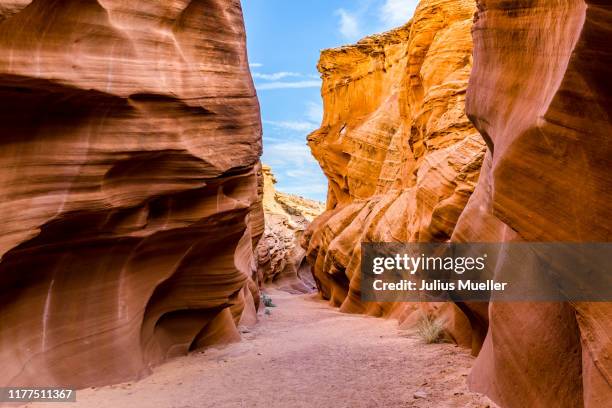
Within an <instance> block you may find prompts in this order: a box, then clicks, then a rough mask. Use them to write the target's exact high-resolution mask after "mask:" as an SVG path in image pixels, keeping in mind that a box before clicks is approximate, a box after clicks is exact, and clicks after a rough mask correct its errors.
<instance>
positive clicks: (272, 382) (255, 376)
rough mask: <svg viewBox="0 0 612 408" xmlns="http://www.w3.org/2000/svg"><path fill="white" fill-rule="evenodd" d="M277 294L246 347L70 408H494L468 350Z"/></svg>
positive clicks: (88, 393) (211, 353)
mask: <svg viewBox="0 0 612 408" xmlns="http://www.w3.org/2000/svg"><path fill="white" fill-rule="evenodd" d="M271 295H272V299H273V301H274V303H275V304H276V305H277V307H276V308H271V314H270V315H265V316H261V322H260V323H259V324H258V325H257V327H255V328H254V329H252V331H250V332H248V333H244V334H243V338H244V340H243V341H242V342H240V343H236V344H231V345H229V346H226V347H223V348H219V349H208V350H206V351H205V352H203V353H202V352H200V353H194V354H191V355H189V356H185V357H182V358H177V359H175V360H172V361H170V362H169V363H166V364H164V365H162V366H160V367H157V368H156V369H155V371H154V373H153V374H152V375H151V376H149V377H147V378H145V379H143V380H142V381H139V382H136V383H131V384H119V385H114V386H108V387H102V388H97V389H87V390H82V391H78V393H77V398H78V402H77V403H76V404H74V403H73V404H70V407H71V408H77V407H88V408H94V407H95V408H101V407H104V408H107V407H108V408H120V407H121V408H123V407H125V408H145V407H146V408H154V407H155V408H157V407H162V408H201V407H216V408H217V407H222V408H223V407H247V408H250V407H266V408H270V407H272V408H275V407H279V408H280V407H282V408H285V407H287V408H291V407H317V408H318V407H332V406H333V407H351V408H353V407H487V406H489V404H490V403H488V400H487V399H486V398H484V397H482V396H479V395H477V394H474V393H470V392H469V391H468V390H467V387H466V376H467V373H468V371H469V368H470V366H471V364H472V361H473V358H472V357H470V356H469V354H468V352H467V351H466V350H464V349H461V348H459V347H456V346H454V345H450V344H435V345H427V344H424V343H423V342H422V341H421V340H420V339H419V338H418V337H417V335H416V334H413V333H406V332H400V331H398V329H397V323H396V322H395V321H390V320H384V319H376V318H372V317H365V316H359V315H347V314H341V313H339V312H338V311H337V310H335V309H332V308H330V307H329V306H328V305H327V304H326V302H324V301H321V300H317V298H316V297H315V296H314V295H289V294H286V293H284V292H272V293H271ZM415 393H417V397H415ZM47 405H49V406H54V407H56V408H57V405H51V404H47ZM30 406H40V405H32V404H31V405H30Z"/></svg>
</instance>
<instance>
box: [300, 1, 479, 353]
mask: <svg viewBox="0 0 612 408" xmlns="http://www.w3.org/2000/svg"><path fill="white" fill-rule="evenodd" d="M474 11H475V8H474V4H473V3H472V1H470V0H465V1H464V0H426V1H422V2H421V4H420V5H419V6H418V8H417V10H416V12H415V15H414V18H413V20H412V21H411V22H410V23H408V24H407V25H405V26H403V27H401V28H398V29H396V30H393V31H390V32H387V33H384V34H382V35H375V36H372V37H367V38H365V39H363V40H361V41H359V42H358V43H357V44H355V45H352V46H346V47H341V48H338V49H333V50H326V51H323V53H322V55H321V60H320V62H319V70H320V72H321V74H322V77H323V89H322V96H323V101H324V118H323V124H322V126H321V128H320V129H319V130H317V131H315V132H314V133H313V134H311V135H310V136H309V139H308V140H309V145H310V147H311V149H312V152H313V154H314V156H315V157H316V158H317V160H318V161H319V163H320V164H321V167H322V169H323V171H324V172H325V174H326V176H327V177H328V179H329V194H328V202H327V205H328V211H327V212H326V213H325V214H323V215H322V216H321V217H319V218H317V219H316V220H315V221H314V223H313V224H312V226H311V228H310V229H309V231H308V233H307V234H306V236H305V239H304V243H303V244H304V246H305V247H307V248H308V256H309V258H310V262H311V263H312V265H313V274H314V276H315V278H316V280H317V283H318V285H319V289H320V291H321V293H322V294H323V296H324V297H325V298H328V299H330V300H331V302H332V303H333V304H334V305H336V306H340V308H341V310H343V311H346V312H365V313H369V314H373V315H391V314H395V315H398V316H400V317H401V318H402V319H405V318H409V317H408V316H409V314H410V312H411V311H412V310H414V308H416V307H417V306H416V305H409V306H408V307H405V305H401V306H400V307H399V308H398V305H390V304H375V303H369V304H367V305H365V304H363V303H362V302H361V301H360V255H361V252H360V251H361V246H360V245H361V242H362V241H372V242H377V241H400V242H424V241H425V242H428V241H446V240H448V239H450V236H451V235H452V233H453V230H454V226H455V223H456V222H457V219H458V218H459V215H460V214H461V212H462V210H463V208H464V206H465V205H466V203H467V201H468V198H469V197H470V194H471V193H472V191H473V190H474V187H475V184H476V181H477V179H478V174H479V169H480V166H481V163H482V160H483V158H484V154H485V143H484V141H483V140H482V137H481V136H480V135H479V134H478V132H477V131H476V129H474V128H473V127H472V125H471V124H470V122H469V120H468V118H467V117H466V115H465V113H464V105H465V91H466V87H467V84H468V77H469V72H470V69H471V52H472V40H471V35H470V30H471V25H472V18H473V13H474ZM423 308H424V309H425V310H426V311H427V312H428V313H434V311H433V310H432V308H441V309H442V310H438V311H436V312H435V313H436V314H437V313H443V314H446V315H447V318H448V320H449V327H451V329H450V330H451V332H452V333H453V336H454V337H455V340H456V341H457V342H459V343H464V344H470V342H471V338H470V334H469V329H468V328H469V326H468V324H467V320H466V319H465V316H463V314H461V313H457V312H458V309H457V308H456V307H454V306H452V305H428V306H423ZM403 309H406V310H403ZM466 329H467V330H466Z"/></svg>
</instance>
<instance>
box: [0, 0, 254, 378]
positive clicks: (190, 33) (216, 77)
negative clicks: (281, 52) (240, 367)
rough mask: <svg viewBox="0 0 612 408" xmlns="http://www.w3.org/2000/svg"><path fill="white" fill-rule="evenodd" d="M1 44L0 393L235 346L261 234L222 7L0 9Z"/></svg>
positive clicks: (70, 3) (245, 77)
mask: <svg viewBox="0 0 612 408" xmlns="http://www.w3.org/2000/svg"><path fill="white" fill-rule="evenodd" d="M0 50H1V52H0V129H1V134H2V137H1V140H0V143H1V148H0V212H2V214H3V217H2V220H1V221H0V256H1V259H0V360H2V370H1V371H2V375H1V376H0V385H36V384H40V385H46V386H51V385H66V384H70V385H71V386H73V387H77V388H80V387H85V386H91V385H98V384H106V383H111V382H120V381H125V380H131V379H134V378H138V377H141V376H143V375H145V374H146V373H148V372H149V370H150V368H151V367H152V366H154V365H155V364H157V363H159V362H161V361H163V360H164V359H166V358H168V357H171V356H175V355H180V354H184V353H186V352H188V351H190V350H193V349H197V348H200V347H204V346H207V345H210V344H214V343H218V342H224V341H232V340H234V339H236V338H237V337H238V332H237V330H236V326H237V324H239V323H240V324H248V323H252V322H253V319H254V318H255V308H256V304H257V302H258V301H259V295H258V290H257V285H256V283H255V282H254V281H253V279H252V277H253V273H254V272H255V265H256V263H255V258H254V246H255V245H256V243H257V241H258V239H259V237H260V236H261V234H262V233H263V212H262V206H261V197H260V193H261V191H260V190H261V189H260V187H259V184H260V180H258V176H257V175H258V171H259V164H258V162H259V156H260V153H261V126H260V118H259V105H258V102H257V98H256V94H255V90H254V86H253V83H252V80H251V76H250V73H249V68H248V62H247V56H246V46H245V32H244V27H243V21H242V11H241V7H240V3H239V1H238V0H202V1H195V0H193V1H191V0H180V1H172V2H159V1H156V2H124V1H116V0H99V1H96V0H85V1H74V0H66V1H55V0H41V1H32V2H27V1H0Z"/></svg>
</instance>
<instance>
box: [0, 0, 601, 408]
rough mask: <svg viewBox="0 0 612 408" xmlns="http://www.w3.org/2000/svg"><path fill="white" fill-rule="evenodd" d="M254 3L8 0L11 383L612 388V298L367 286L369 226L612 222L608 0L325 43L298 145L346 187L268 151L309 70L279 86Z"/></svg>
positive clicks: (435, 232)
mask: <svg viewBox="0 0 612 408" xmlns="http://www.w3.org/2000/svg"><path fill="white" fill-rule="evenodd" d="M244 3H245V2H241V1H240V0H176V1H161V0H151V1H138V2H136V1H132V2H126V1H124V0H65V1H58V0H34V1H30V0H0V214H2V217H0V387H9V386H11V387H12V386H34V385H40V386H55V387H66V386H69V387H71V388H74V389H77V390H78V397H77V403H76V404H74V405H72V404H71V405H68V404H65V405H68V406H83V407H113V408H114V407H124V406H127V407H134V408H137V407H147V408H148V407H151V408H156V407H161V408H165V407H176V408H186V407H202V406H210V407H252V406H262V407H268V406H272V407H287V406H289V407H291V406H303V407H311V406H346V407H378V406H382V407H404V406H414V407H429V408H433V407H436V408H437V407H466V406H467V407H480V408H485V407H495V406H501V407H504V408H523V407H536V408H539V407H546V408H548V407H560V408H582V407H585V408H608V407H612V304H611V303H610V302H566V303H535V302H533V303H530V302H521V303H519V302H508V303H502V302H499V303H496V302H488V301H487V302H445V303H433V302H420V303H407V302H365V301H363V300H362V296H361V295H362V294H361V288H360V283H361V274H360V267H361V244H362V243H363V242H407V243H420V242H437V243H446V242H458V243H475V242H495V243H505V242H568V243H572V242H600V243H608V242H611V241H612V222H611V220H612V206H611V205H610V203H611V202H612V178H611V177H610V174H612V144H611V143H610V134H612V121H611V119H610V118H611V116H612V111H611V110H610V107H611V106H612V89H611V88H610V85H609V84H610V81H609V78H610V71H611V69H612V51H611V50H610V46H609V39H610V38H612V6H611V5H610V4H609V1H605V0H529V1H526V0H478V1H472V0H421V1H420V2H419V4H418V6H417V7H416V9H415V11H414V15H413V17H412V18H411V19H406V20H405V21H402V22H401V23H399V24H397V25H394V27H395V28H393V29H391V30H389V31H384V32H381V33H380V34H373V35H367V36H365V37H363V38H361V39H360V40H356V39H355V41H346V43H349V44H348V45H342V46H337V47H334V48H328V49H324V50H323V51H321V53H320V58H319V60H318V65H317V69H318V72H319V76H318V77H317V76H315V77H316V79H313V78H312V77H309V80H306V79H305V78H302V79H304V80H303V81H298V82H294V83H291V84H290V85H291V86H302V85H307V86H311V84H312V83H314V84H315V85H316V87H317V91H318V90H319V89H320V99H321V101H322V111H323V112H322V119H321V121H320V123H316V124H315V125H314V126H313V127H309V129H311V130H313V131H312V132H311V133H309V134H308V135H307V134H306V133H308V132H306V131H304V134H303V135H302V138H301V139H300V143H301V146H302V147H303V148H306V143H307V145H308V148H309V149H310V152H309V153H308V154H309V157H310V153H312V157H314V159H315V160H316V162H317V163H318V165H319V166H320V168H321V170H322V172H323V174H324V177H325V179H326V183H327V195H326V202H325V203H322V202H318V201H315V200H311V199H308V198H304V197H301V196H299V195H295V194H286V193H283V192H281V191H277V190H276V188H275V183H276V179H275V176H274V174H273V169H272V168H271V167H270V166H267V165H265V164H264V163H262V152H263V150H264V146H263V139H262V134H263V129H264V127H263V125H264V123H265V118H262V112H261V110H260V101H261V100H263V96H262V94H261V92H262V91H263V90H265V89H267V90H273V89H278V87H279V86H286V85H287V83H285V82H282V81H280V82H277V81H276V80H274V79H273V81H274V82H270V83H267V84H264V85H267V88H266V87H264V86H261V87H260V88H257V87H256V82H255V81H254V78H257V76H256V74H259V78H262V75H266V74H262V73H261V72H259V73H257V72H254V71H253V67H255V66H256V64H257V65H258V66H261V65H262V63H258V62H254V61H250V60H249V56H248V55H247V30H246V28H245V24H244V15H243V5H244ZM393 3H394V4H400V3H397V2H393ZM285 4H286V5H290V4H291V3H290V2H289V1H287V2H285ZM385 4H386V2H385ZM334 15H337V16H338V17H339V18H341V19H344V20H346V18H347V14H346V11H344V12H340V11H338V12H337V13H336V14H334ZM349 17H350V16H349ZM345 22H346V21H345ZM349 22H350V19H349ZM313 69H314V68H313ZM277 74H278V75H280V79H283V78H294V77H295V75H298V76H299V75H300V74H296V73H293V72H279V73H277ZM267 75H268V78H270V77H271V78H274V77H275V76H274V75H271V74H267ZM278 75H277V76H278ZM319 79H320V81H319ZM296 83H297V85H296ZM309 84H310V85H309ZM309 123H310V125H312V124H313V123H312V122H309ZM277 125H282V126H290V127H291V126H293V127H296V126H297V128H298V129H305V128H304V127H303V126H300V124H297V125H296V124H295V123H285V122H277ZM310 125H308V126H310ZM287 151H289V152H295V151H294V150H290V149H288V150H281V154H284V155H288V156H291V154H290V153H287ZM296 160H297V158H296ZM285 170H286V169H285ZM305 187H306V186H304V188H305ZM499 259H500V261H499V265H500V266H504V265H503V262H504V260H503V257H500V258H499ZM506 266H507V265H506ZM509 266H511V267H512V266H513V265H509ZM531 267H533V265H529V264H525V265H521V268H524V271H525V272H526V273H527V274H528V273H529V272H530V269H529V268H531ZM500 270H503V268H501V269H500ZM579 273H580V271H577V274H579ZM496 278H498V277H497V276H496ZM429 343H431V344H429ZM0 404H2V402H0ZM28 406H37V404H36V403H33V404H28ZM54 406H62V404H61V403H60V405H54Z"/></svg>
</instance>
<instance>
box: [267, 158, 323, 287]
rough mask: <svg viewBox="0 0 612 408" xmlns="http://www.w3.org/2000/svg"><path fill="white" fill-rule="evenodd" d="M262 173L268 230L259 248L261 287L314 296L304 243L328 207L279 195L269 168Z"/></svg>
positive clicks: (302, 199)
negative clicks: (305, 237) (313, 221)
mask: <svg viewBox="0 0 612 408" xmlns="http://www.w3.org/2000/svg"><path fill="white" fill-rule="evenodd" d="M262 173H263V181H264V194H263V208H264V216H265V221H266V222H265V225H266V226H265V230H264V235H263V237H262V239H261V240H260V241H259V245H258V246H257V254H258V280H259V283H260V286H261V287H276V288H278V289H281V290H285V291H288V292H291V293H309V292H312V291H314V290H315V289H316V286H315V283H314V281H313V278H312V274H311V273H310V266H309V265H308V262H307V260H306V256H305V255H306V251H305V250H304V249H303V248H302V247H301V246H300V240H301V238H302V236H303V234H304V231H305V230H306V229H307V228H308V225H309V224H310V222H312V220H313V219H314V218H315V217H317V216H318V215H320V214H321V213H322V212H323V211H324V210H325V205H324V204H323V203H320V202H318V201H314V200H309V199H306V198H303V197H299V196H295V195H292V194H286V193H282V192H280V191H277V190H276V188H275V187H274V185H275V184H276V178H275V177H274V174H273V173H272V169H271V168H270V167H269V166H266V165H264V166H263V171H262Z"/></svg>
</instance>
